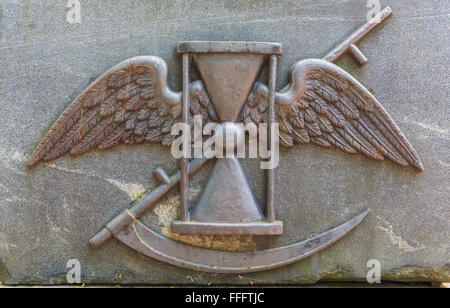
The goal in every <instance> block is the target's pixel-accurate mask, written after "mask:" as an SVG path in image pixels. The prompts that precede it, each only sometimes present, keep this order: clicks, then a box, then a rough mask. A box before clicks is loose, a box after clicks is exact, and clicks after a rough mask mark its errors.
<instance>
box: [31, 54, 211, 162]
mask: <svg viewBox="0 0 450 308" xmlns="http://www.w3.org/2000/svg"><path fill="white" fill-rule="evenodd" d="M190 96H191V111H195V112H197V113H193V114H203V113H204V110H205V109H206V110H209V109H211V107H212V106H210V105H211V103H210V101H209V98H208V96H207V94H206V91H205V90H204V88H203V85H202V83H201V82H200V81H196V82H194V83H192V84H190ZM197 105H200V106H199V108H196V107H195V106H197ZM192 106H194V107H192ZM180 111H181V92H173V91H172V90H170V88H169V87H168V86H167V65H166V62H165V61H164V60H162V59H161V58H158V57H152V56H142V57H135V58H131V59H128V60H125V61H123V62H121V63H119V64H118V65H116V66H114V67H112V68H111V69H110V70H108V71H107V72H106V73H104V74H103V75H101V76H100V77H99V78H98V79H97V80H95V81H94V82H93V83H92V84H91V85H90V86H89V87H88V88H87V89H86V90H84V91H83V93H81V94H80V95H79V96H78V97H77V98H76V99H75V100H74V101H73V102H72V103H71V104H70V105H69V106H68V107H67V108H66V110H65V111H64V112H63V114H62V115H61V116H60V117H59V118H58V120H56V122H55V123H54V124H53V126H52V127H51V128H50V130H49V131H48V133H47V134H46V135H45V137H44V139H43V140H42V141H41V142H40V143H39V145H38V146H37V148H36V150H35V151H34V153H33V155H32V157H31V158H30V160H29V162H28V166H29V167H31V166H33V165H35V164H37V163H38V162H40V161H50V160H54V159H56V158H58V157H60V156H61V155H63V154H65V153H67V152H70V154H72V155H79V154H82V153H84V152H86V151H88V150H90V149H93V148H99V149H108V148H111V147H113V146H116V145H118V144H121V143H128V144H138V143H144V142H151V143H161V144H162V145H165V146H169V145H170V144H171V143H172V140H173V138H174V137H175V136H173V135H171V134H170V132H171V127H172V125H173V124H174V123H175V122H177V121H179V119H180ZM210 114H211V115H214V114H215V113H214V112H209V113H207V115H208V117H207V119H208V120H210V117H209V115H210Z"/></svg>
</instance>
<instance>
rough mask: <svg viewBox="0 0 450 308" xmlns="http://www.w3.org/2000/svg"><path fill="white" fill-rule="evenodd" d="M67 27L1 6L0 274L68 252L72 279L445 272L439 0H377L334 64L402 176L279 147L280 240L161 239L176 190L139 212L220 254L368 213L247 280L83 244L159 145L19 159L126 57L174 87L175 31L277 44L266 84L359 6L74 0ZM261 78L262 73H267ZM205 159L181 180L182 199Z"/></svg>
mask: <svg viewBox="0 0 450 308" xmlns="http://www.w3.org/2000/svg"><path fill="white" fill-rule="evenodd" d="M81 2H82V5H81V24H69V23H67V21H66V12H67V9H66V8H65V5H66V3H65V1H47V0H43V1H31V0H23V1H14V0H3V1H1V3H0V127H1V132H2V133H1V134H0V164H1V171H0V281H2V282H3V283H5V284H21V283H27V284H32V283H35V284H41V283H44V284H51V283H65V282H66V280H65V276H66V273H67V270H68V269H66V263H67V261H68V260H69V259H78V260H80V262H81V270H82V272H81V274H82V281H83V282H86V283H149V284H190V283H194V284H208V283H232V284H249V283H250V282H252V283H260V284H266V283H267V284H277V283H312V282H316V281H318V280H320V279H323V280H346V281H364V280H365V277H366V273H367V271H368V268H367V267H366V263H367V261H368V260H369V259H378V260H379V261H380V262H381V270H382V279H385V280H396V281H449V280H450V261H449V256H450V253H449V252H450V247H449V238H450V228H449V222H450V192H449V168H450V151H449V148H450V127H449V123H450V121H449V120H450V119H449V107H450V106H449V105H450V101H449V97H450V93H449V84H450V81H449V77H448V76H449V74H448V72H449V63H450V59H449V53H448V50H449V48H450V38H449V35H448V29H449V26H450V17H449V14H450V4H449V2H448V1H446V0H440V1H422V0H402V1H401V0H395V1H381V7H384V6H387V5H389V6H390V7H391V8H392V10H393V11H394V17H393V18H392V19H391V20H390V22H389V23H388V24H387V25H385V26H383V27H381V28H379V29H376V30H375V31H374V32H372V33H371V34H370V35H369V36H368V37H367V38H365V39H364V40H363V41H362V42H361V43H360V44H359V47H360V49H361V50H362V51H363V52H364V53H365V55H366V56H367V57H368V59H369V62H368V63H367V65H365V66H364V67H358V66H357V65H356V64H355V63H354V62H353V61H352V60H351V58H350V57H349V56H344V57H343V58H342V59H340V60H339V61H338V62H337V64H338V65H340V66H341V67H343V68H344V69H346V70H348V71H349V72H350V73H351V74H352V75H353V76H355V77H356V78H357V79H358V80H359V81H360V82H361V83H362V84H364V85H366V86H367V87H368V88H370V89H371V91H372V92H373V93H374V95H375V96H376V97H377V98H378V99H379V101H380V102H381V103H382V105H383V106H384V107H385V108H386V110H387V111H388V112H389V114H390V115H391V116H392V117H393V119H394V120H395V121H396V123H397V124H398V125H399V127H400V128H401V129H402V131H403V132H404V133H405V135H406V136H407V138H408V140H409V141H410V142H411V144H412V145H413V146H414V148H415V149H416V151H417V152H418V154H419V156H420V157H421V159H422V162H423V164H424V167H425V172H423V173H417V172H416V171H414V170H413V169H412V168H402V167H398V166H397V165H395V164H393V163H391V162H389V161H385V162H375V161H372V160H370V159H368V158H365V157H362V156H352V155H349V154H345V153H341V152H338V151H335V150H326V149H322V148H319V147H317V146H313V145H307V146H297V147H296V148H295V149H291V150H282V153H281V161H280V165H279V169H278V172H277V178H278V186H277V219H280V220H283V222H284V234H283V235H282V236H278V237H271V238H270V239H268V240H266V239H264V238H260V237H256V236H255V237H253V238H249V237H246V238H239V237H232V238H228V239H227V238H223V237H222V238H221V237H203V238H201V237H198V238H192V237H191V238H183V237H179V236H178V237H177V236H176V235H173V234H171V233H170V230H169V228H168V226H169V225H170V221H171V219H173V218H174V217H175V216H176V207H177V206H178V199H177V198H178V193H177V192H176V191H174V192H172V193H171V194H170V195H168V196H167V198H165V199H164V200H162V203H161V204H160V205H158V206H156V207H155V209H154V210H153V211H152V212H150V213H149V214H148V215H147V216H146V217H144V221H145V222H146V224H147V225H149V226H150V227H151V228H152V229H154V230H157V231H159V232H161V233H163V234H165V235H167V236H171V237H174V238H175V239H177V240H180V241H185V242H189V243H193V244H195V245H202V246H206V247H214V248H220V249H230V250H242V249H244V250H245V249H259V248H262V247H276V246H281V245H284V244H288V243H293V242H296V241H299V240H302V239H304V238H306V237H308V236H310V235H313V234H317V233H321V232H323V231H325V230H327V229H329V228H331V227H333V226H337V225H339V224H341V223H343V222H345V221H346V220H348V219H349V218H351V217H353V216H354V215H356V214H357V213H359V212H360V211H361V210H362V209H364V208H370V211H371V212H370V214H369V216H368V217H367V219H366V220H365V221H364V222H363V223H362V224H361V225H360V226H359V227H358V228H357V229H356V230H354V231H353V232H352V233H351V234H350V235H348V236H347V237H345V238H344V239H342V240H340V241H339V242H338V243H336V244H335V245H333V246H332V247H330V248H328V249H327V250H325V251H323V252H321V253H319V254H318V255H315V256H313V257H311V258H309V259H306V260H304V261H302V262H299V263H296V264H292V265H289V266H286V267H284V268H280V269H276V270H271V271H266V272H260V273H254V274H247V275H213V274H206V273H200V272H194V271H188V270H184V269H181V268H177V267H174V266H171V265H167V264H164V263H161V262H159V261H156V260H153V259H150V258H148V257H145V256H142V255H140V254H139V253H137V252H134V251H133V250H131V249H129V248H127V247H126V246H125V245H123V244H121V243H119V242H118V241H116V240H111V241H109V242H108V243H107V244H106V245H105V246H103V247H102V248H101V249H99V250H92V249H90V248H89V246H88V240H89V238H90V237H91V236H92V235H94V234H95V233H96V232H97V231H99V230H100V229H101V228H102V227H103V226H104V224H105V223H107V222H108V221H109V220H110V219H111V218H112V217H114V216H115V215H117V214H118V213H119V212H120V211H121V210H122V209H124V208H126V207H128V205H129V204H130V202H131V201H132V199H133V198H135V197H137V196H138V195H139V194H142V193H145V191H146V190H150V189H152V188H154V187H156V185H157V183H156V181H155V180H153V179H152V177H151V172H152V170H153V169H154V168H155V167H156V166H159V165H161V166H163V167H164V168H165V169H166V170H167V171H168V173H169V174H170V173H173V172H174V171H175V170H176V169H177V162H176V160H175V159H173V158H172V157H171V156H170V152H169V150H168V149H167V148H163V147H161V146H154V145H140V146H134V147H130V146H126V145H123V146H119V147H117V148H115V149H114V150H111V151H105V152H102V151H97V150H96V151H92V152H89V153H87V154H84V155H83V156H81V157H77V158H71V157H64V158H61V159H59V160H57V161H55V162H52V163H50V164H40V165H39V166H37V167H36V168H34V169H32V170H27V169H26V167H25V164H26V161H27V160H28V158H29V156H30V155H31V153H32V151H33V149H34V147H35V146H36V144H37V143H38V142H39V141H40V139H41V138H42V137H43V134H44V133H45V132H46V131H47V130H48V128H49V127H50V125H51V124H52V123H53V121H54V120H55V119H56V118H57V117H58V116H59V115H60V114H61V112H62V111H63V110H64V109H65V108H66V106H67V105H68V104H69V103H70V102H71V101H72V99H74V98H75V97H76V96H77V95H78V94H79V93H80V92H81V91H82V90H83V89H84V88H86V87H87V86H88V85H89V83H90V82H92V81H93V80H94V78H96V77H97V76H99V75H100V74H102V73H103V72H104V71H106V70H107V69H108V68H110V67H112V66H113V65H115V64H117V63H119V62H120V61H122V60H124V59H126V58H129V57H133V56H137V55H156V56H160V57H162V58H164V59H165V60H166V61H167V63H168V66H169V69H170V76H169V79H170V85H171V87H172V88H173V89H175V90H180V89H181V70H180V68H181V59H180V57H178V56H177V55H176V53H175V46H176V43H177V42H178V41H182V40H243V41H275V42H280V43H282V44H283V47H284V55H283V56H282V57H281V58H280V59H279V68H278V80H277V89H280V88H281V87H283V86H284V85H285V84H286V83H287V78H288V70H289V68H290V67H291V65H292V64H293V63H295V61H297V60H299V59H302V58H308V57H321V56H323V55H325V54H326V53H327V52H328V51H329V50H330V49H331V48H333V47H334V46H335V45H336V44H338V43H340V42H341V41H342V40H343V39H344V38H346V37H347V36H348V35H349V34H350V33H352V32H353V31H354V30H355V29H357V28H358V27H359V26H361V25H362V24H363V23H365V21H366V14H367V11H368V8H367V7H366V1H356V0H341V1H328V0H320V1H201V0H197V1H93V0H83V1H81ZM261 78H262V81H266V80H267V71H264V72H263V75H262V77H261ZM242 163H243V165H244V169H245V170H246V172H247V175H248V177H249V180H250V182H251V186H252V188H253V189H254V191H255V194H256V198H257V199H258V202H259V203H260V204H264V202H263V201H264V193H263V192H264V178H263V173H262V171H261V170H260V169H259V167H258V166H259V163H258V161H256V160H250V159H249V160H242ZM210 169H211V164H209V165H208V166H207V167H205V169H204V170H203V172H201V173H199V174H198V175H197V176H196V177H195V178H194V179H193V180H192V183H191V185H192V195H193V198H195V197H196V196H197V195H198V193H197V192H198V191H199V190H200V188H201V186H202V185H203V183H204V182H205V179H206V177H207V174H208V171H209V170H210Z"/></svg>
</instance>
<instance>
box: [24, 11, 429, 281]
mask: <svg viewBox="0 0 450 308" xmlns="http://www.w3.org/2000/svg"><path fill="white" fill-rule="evenodd" d="M391 15H392V11H391V10H390V9H389V8H386V9H384V10H383V11H382V12H380V13H379V14H378V15H377V16H376V17H375V18H374V19H372V20H370V21H369V22H367V23H366V24H365V25H363V26H362V27H361V28H360V29H358V30H357V31H355V32H354V33H353V34H352V35H350V36H349V37H348V38H347V39H346V40H344V41H343V42H342V43H341V44H340V45H338V46H337V47H336V48H334V49H333V50H332V51H330V52H329V53H328V54H327V55H326V56H325V57H323V58H322V59H307V60H301V61H298V62H297V63H295V64H294V65H293V67H292V68H291V73H290V74H291V76H290V77H291V80H290V83H289V84H288V85H287V86H285V87H284V88H283V89H282V90H281V91H279V92H276V91H275V80H276V66H277V57H278V56H280V55H281V54H282V46H281V44H279V43H263V42H215V41H211V42H201V41H192V42H180V43H178V45H177V51H178V53H179V54H181V55H182V58H183V89H182V91H181V92H175V91H172V90H171V89H170V88H169V87H168V85H167V65H166V63H165V61H164V60H162V59H160V58H158V57H153V56H142V57H135V58H131V59H128V60H125V61H123V62H121V63H120V64H118V65H116V66H114V67H113V68H111V69H110V70H108V71H107V72H106V73H104V74H103V75H102V76H100V77H99V78H98V79H97V80H95V81H94V82H93V83H92V84H91V85H90V86H89V87H88V88H87V89H86V90H85V91H83V93H81V95H80V96H78V97H77V98H76V99H75V100H74V101H73V102H72V103H71V104H70V105H69V106H68V107H67V109H66V110H65V111H64V112H63V114H62V115H61V116H60V118H59V119H58V120H57V121H56V122H55V124H54V125H53V126H52V127H51V129H50V130H49V132H48V133H47V134H46V135H45V137H44V140H43V141H41V143H40V144H39V145H38V146H37V148H36V150H35V152H34V154H33V155H32V157H31V158H30V161H29V163H28V166H29V167H32V166H34V165H36V164H37V163H39V162H40V161H50V160H53V159H56V158H58V157H60V156H61V155H64V154H65V153H70V154H73V155H78V154H82V153H84V152H86V151H88V150H90V149H93V148H99V149H107V148H111V147H113V146H115V145H118V144H121V143H127V144H138V143H144V142H150V143H161V144H162V145H164V146H168V145H170V144H171V143H172V141H173V138H174V136H172V135H171V134H170V132H171V128H172V126H173V125H174V124H175V123H177V122H183V123H186V124H191V125H192V123H193V121H192V117H193V116H195V115H200V116H201V118H202V121H203V124H205V123H208V122H217V123H219V125H218V126H219V127H220V128H222V129H223V131H224V132H225V131H227V130H229V129H230V130H232V131H233V130H234V129H235V125H236V124H235V122H238V121H240V122H244V123H250V122H252V123H255V124H257V125H258V124H260V123H263V122H268V123H276V122H278V123H279V125H280V142H281V144H282V145H283V146H286V147H292V146H293V145H294V144H306V143H313V144H316V145H319V146H322V147H327V148H331V147H334V148H337V149H340V150H342V151H345V152H347V153H351V154H354V153H361V154H364V155H365V156H368V157H370V158H372V159H376V160H382V159H390V160H392V161H393V162H395V163H397V164H400V165H402V166H412V167H414V168H416V169H418V170H421V171H422V170H423V166H422V163H421V162H420V159H419V156H418V155H417V153H416V152H415V150H414V149H413V148H412V146H411V145H410V143H409V142H408V140H407V139H406V137H405V136H404V135H403V133H402V132H401V131H400V129H399V128H398V126H397V125H396V124H395V122H394V121H393V120H392V118H391V117H390V116H389V115H388V114H387V112H386V111H385V110H384V108H383V107H382V106H381V104H380V103H379V102H378V101H377V100H376V98H375V97H374V96H373V95H372V94H371V93H370V92H369V91H368V90H367V89H366V88H364V87H363V86H362V85H361V84H360V83H359V82H358V81H357V80H356V79H354V78H353V77H352V76H350V75H349V74H348V73H347V72H345V71H344V70H343V69H341V68H339V67H338V66H336V65H335V64H333V63H332V62H334V61H335V60H336V59H338V58H339V57H340V56H341V55H342V54H344V53H347V52H348V53H350V54H351V55H352V56H353V58H354V59H355V60H356V62H357V63H358V64H359V65H363V64H365V63H366V62H367V61H368V60H367V58H366V57H365V56H364V55H363V54H362V52H361V51H360V50H359V49H358V48H357V47H356V46H355V44H356V43H357V42H358V41H359V40H360V39H361V38H362V37H364V36H365V35H366V34H367V33H369V32H370V31H371V30H372V29H373V28H375V27H376V26H377V25H379V24H380V22H381V21H384V20H386V19H387V18H389V17H390V16H391ZM191 59H192V60H193V62H194V64H195V65H196V67H197V69H198V71H199V73H200V76H201V81H200V80H198V81H194V82H192V83H191V82H190V81H189V69H190V63H191V62H190V61H191ZM265 60H268V61H265ZM264 63H268V65H269V84H268V86H266V85H264V84H262V83H260V82H255V80H256V79H257V77H258V74H259V72H260V71H261V67H262V65H264ZM232 146H233V147H236V143H235V144H233V145H232ZM208 160H209V159H208V158H196V159H192V160H191V161H189V159H187V158H185V157H183V158H181V160H180V171H179V172H177V173H175V174H173V175H172V176H169V175H168V174H167V173H166V172H165V171H164V170H163V169H162V168H157V169H156V170H155V171H154V176H155V178H156V179H157V180H158V181H159V182H160V186H158V187H157V188H156V189H155V190H154V191H153V192H151V193H149V194H148V195H147V196H145V197H144V198H142V200H140V201H138V202H136V203H135V204H133V205H132V206H131V207H130V208H128V209H125V210H124V211H123V212H122V213H120V214H119V215H117V216H116V217H115V218H114V219H112V220H111V221H110V222H109V223H108V224H107V225H106V226H105V227H104V228H103V229H102V230H101V231H100V232H99V233H98V234H96V235H95V236H94V237H93V238H92V239H91V240H90V244H91V246H92V247H93V248H96V247H99V246H101V245H102V244H103V243H105V241H107V240H108V239H110V238H111V237H114V238H116V239H118V240H120V241H121V242H123V243H124V244H126V245H128V246H129V247H131V248H133V249H135V250H137V251H139V252H140V253H142V254H145V255H147V256H150V257H152V258H156V259H158V260H161V261H163V262H167V263H170V264H174V265H177V266H181V267H185V268H190V269H195V270H202V271H209V272H221V273H240V272H252V271H260V270H267V269H271V268H276V267H279V266H283V265H286V264H289V263H293V262H296V261H299V260H302V259H304V258H306V257H308V256H310V255H312V254H314V253H317V252H318V251H320V250H322V249H324V248H326V247H328V246H329V245H331V244H333V243H335V242H336V241H338V240H339V239H340V238H342V237H344V236H345V235H346V234H348V233H349V232H350V231H351V230H352V229H354V228H355V227H356V226H357V225H358V224H359V223H360V222H361V221H362V220H363V219H364V218H365V217H366V215H367V213H368V210H364V211H363V212H361V213H360V214H358V215H356V216H355V217H354V218H352V219H351V220H349V221H347V222H345V223H343V224H341V225H339V226H337V227H335V228H333V229H331V230H328V231H325V232H323V233H322V234H320V235H317V236H315V237H314V238H312V239H307V240H304V241H301V242H297V243H294V244H291V245H288V246H283V247H278V248H274V249H266V250H261V251H257V252H228V251H221V250H213V249H205V248H200V247H194V246H190V245H186V244H182V243H180V242H177V241H174V240H171V239H169V238H166V237H164V236H162V235H160V234H157V233H156V232H154V231H152V230H151V229H149V228H148V227H147V226H145V225H144V224H142V223H141V222H140V221H139V220H138V218H139V217H140V216H141V215H142V214H143V213H145V212H146V211H148V210H149V209H150V208H151V207H152V206H153V205H154V204H155V203H156V202H157V201H158V200H159V199H160V198H161V197H162V196H164V195H165V194H166V193H167V192H169V191H170V190H171V189H172V188H174V187H175V186H177V185H180V195H181V198H180V212H179V220H175V221H173V222H172V232H174V233H179V234H202V235H204V234H221V235H236V234H252V235H255V234H258V235H265V236H271V235H276V234H282V232H283V223H282V222H281V221H277V220H276V219H275V198H274V196H275V195H274V187H275V183H276V182H275V177H274V176H275V175H274V170H273V169H269V170H267V181H266V182H267V189H266V204H265V210H262V208H261V207H260V206H259V205H258V203H257V201H256V198H255V197H254V196H253V192H252V190H251V188H250V185H249V183H248V181H247V178H246V176H245V173H244V170H243V169H242V167H241V165H240V163H239V160H237V159H236V157H231V158H218V159H217V161H216V165H215V167H214V169H213V171H212V173H211V176H210V179H209V181H208V182H207V184H206V185H205V188H204V189H203V192H202V194H201V195H200V197H199V200H198V201H197V203H196V204H195V205H194V206H190V205H189V200H188V187H189V186H188V180H189V176H191V175H192V174H194V173H196V172H197V171H198V170H200V169H201V168H202V166H203V165H204V164H205V163H206V162H207V161H208Z"/></svg>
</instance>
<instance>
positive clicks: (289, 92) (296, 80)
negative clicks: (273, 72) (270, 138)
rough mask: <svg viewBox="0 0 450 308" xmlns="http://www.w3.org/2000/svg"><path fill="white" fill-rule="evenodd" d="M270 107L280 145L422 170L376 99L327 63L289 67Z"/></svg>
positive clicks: (395, 126)
mask: <svg viewBox="0 0 450 308" xmlns="http://www.w3.org/2000/svg"><path fill="white" fill-rule="evenodd" d="M276 103H277V106H276V115H277V118H278V120H279V123H280V142H281V144H282V145H284V146H287V147H290V146H293V144H294V143H301V144H304V143H314V144H316V145H319V146H322V147H336V148H338V149H340V150H343V151H345V152H347V153H351V154H354V153H361V154H364V155H366V156H368V157H370V158H372V159H376V160H383V159H385V158H387V159H390V160H392V161H394V162H395V163H397V164H399V165H402V166H408V165H410V166H413V167H414V168H416V169H417V170H419V171H423V170H424V167H423V165H422V162H421V161H420V158H419V155H418V154H417V153H416V151H415V150H414V148H413V147H412V146H411V144H410V143H409V141H408V140H407V139H406V137H405V136H404V134H403V133H402V132H401V130H400V129H399V127H398V126H397V124H395V122H394V121H393V120H392V118H391V117H390V116H389V114H388V113H387V112H386V111H385V110H384V108H383V107H382V106H381V104H380V103H379V102H378V101H377V100H376V98H375V97H374V96H373V95H372V94H371V93H370V92H369V91H368V90H367V89H366V88H365V87H364V86H362V85H361V84H360V83H359V82H358V81H357V80H356V79H354V78H353V77H352V76H351V75H350V74H348V73H347V72H345V71H344V70H343V69H341V68H340V67H338V66H336V65H334V64H332V63H330V62H328V61H324V60H318V59H308V60H302V61H299V62H297V63H296V64H294V66H293V68H292V70H291V84H290V85H288V86H287V87H286V88H284V89H283V90H282V91H281V92H279V93H277V94H276Z"/></svg>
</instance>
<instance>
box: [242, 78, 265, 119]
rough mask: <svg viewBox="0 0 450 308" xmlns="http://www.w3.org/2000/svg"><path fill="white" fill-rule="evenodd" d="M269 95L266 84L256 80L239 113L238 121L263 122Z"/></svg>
mask: <svg viewBox="0 0 450 308" xmlns="http://www.w3.org/2000/svg"><path fill="white" fill-rule="evenodd" d="M268 95H269V89H268V88H267V86H266V85H264V84H262V83H260V82H255V85H254V86H253V88H252V91H251V92H250V94H249V96H248V98H247V100H246V101H245V104H244V106H243V107H242V110H241V113H240V114H239V118H238V121H239V122H244V124H247V123H255V124H256V125H258V124H259V123H261V122H263V120H264V114H265V112H266V109H267V98H268Z"/></svg>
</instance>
